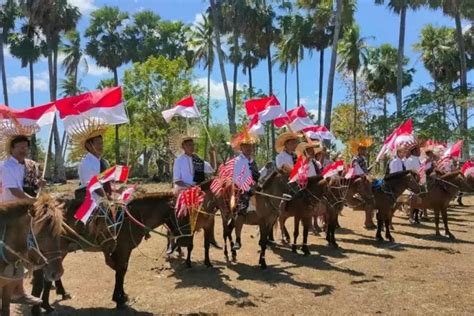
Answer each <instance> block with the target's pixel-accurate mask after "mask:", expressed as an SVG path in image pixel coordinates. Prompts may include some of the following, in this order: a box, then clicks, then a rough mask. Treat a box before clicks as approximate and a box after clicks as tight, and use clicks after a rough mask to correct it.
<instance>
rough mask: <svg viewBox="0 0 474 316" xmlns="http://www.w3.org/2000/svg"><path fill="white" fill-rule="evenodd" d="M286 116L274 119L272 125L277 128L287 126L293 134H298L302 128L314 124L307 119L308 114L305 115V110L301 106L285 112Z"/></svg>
mask: <svg viewBox="0 0 474 316" xmlns="http://www.w3.org/2000/svg"><path fill="white" fill-rule="evenodd" d="M286 115H287V117H280V118H277V119H275V120H274V121H273V124H274V125H275V126H276V127H278V128H282V127H283V126H285V125H288V126H289V128H290V129H291V130H292V131H294V132H299V131H301V130H302V129H304V128H308V127H311V126H313V125H314V122H313V121H312V120H311V119H310V118H309V116H308V113H306V110H305V108H304V106H302V105H300V106H298V107H297V108H295V109H293V110H290V111H288V112H286Z"/></svg>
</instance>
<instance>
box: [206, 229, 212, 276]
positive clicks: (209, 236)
mask: <svg viewBox="0 0 474 316" xmlns="http://www.w3.org/2000/svg"><path fill="white" fill-rule="evenodd" d="M213 235H214V230H213V229H209V228H207V229H206V228H205V229H204V264H205V265H206V266H207V267H209V268H211V267H212V264H211V260H210V259H209V246H210V245H211V240H212V238H213Z"/></svg>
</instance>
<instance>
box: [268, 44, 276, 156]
mask: <svg viewBox="0 0 474 316" xmlns="http://www.w3.org/2000/svg"><path fill="white" fill-rule="evenodd" d="M267 66H268V95H269V96H270V95H273V72H272V50H271V47H270V45H269V46H268V48H267ZM271 136H272V148H271V152H272V159H273V160H275V157H276V150H275V125H273V124H271Z"/></svg>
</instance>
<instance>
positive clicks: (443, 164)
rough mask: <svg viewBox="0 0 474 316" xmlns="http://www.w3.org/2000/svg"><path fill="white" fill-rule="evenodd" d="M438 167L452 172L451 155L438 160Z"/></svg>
mask: <svg viewBox="0 0 474 316" xmlns="http://www.w3.org/2000/svg"><path fill="white" fill-rule="evenodd" d="M436 169H438V170H440V171H442V172H451V171H453V161H452V158H451V157H444V158H441V159H440V160H438V162H437V163H436Z"/></svg>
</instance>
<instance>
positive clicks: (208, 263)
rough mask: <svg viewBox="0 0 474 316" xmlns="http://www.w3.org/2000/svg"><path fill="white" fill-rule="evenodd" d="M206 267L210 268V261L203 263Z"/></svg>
mask: <svg viewBox="0 0 474 316" xmlns="http://www.w3.org/2000/svg"><path fill="white" fill-rule="evenodd" d="M204 264H205V265H206V267H208V268H212V263H211V262H210V261H208V262H205V263H204Z"/></svg>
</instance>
